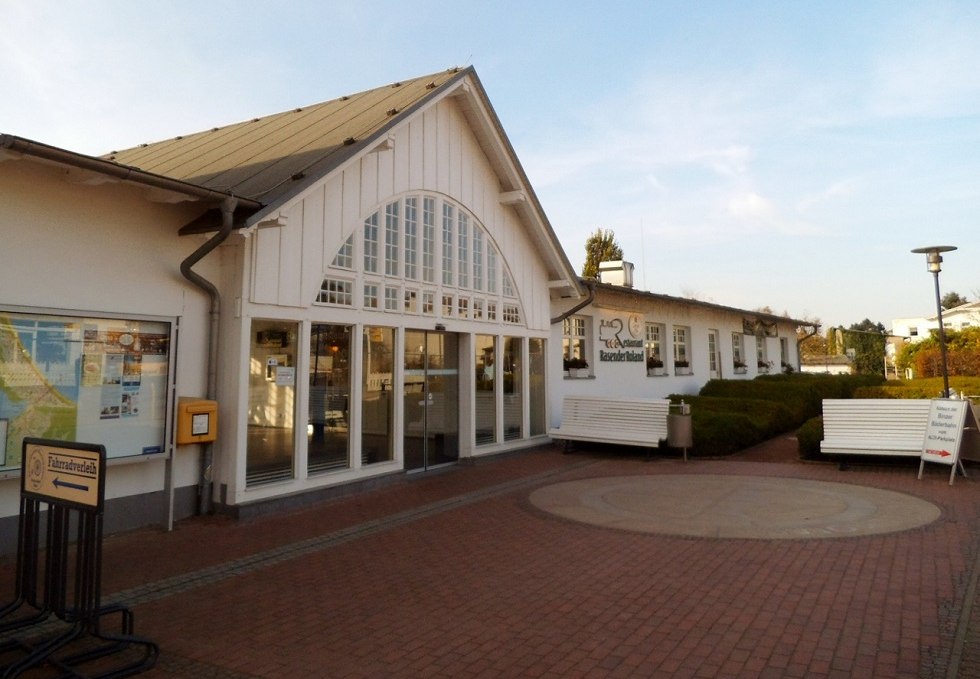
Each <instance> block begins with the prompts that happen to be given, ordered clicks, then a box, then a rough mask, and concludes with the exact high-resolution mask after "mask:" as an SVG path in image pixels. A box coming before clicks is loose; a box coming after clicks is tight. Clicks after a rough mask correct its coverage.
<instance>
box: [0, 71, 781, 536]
mask: <svg viewBox="0 0 980 679" xmlns="http://www.w3.org/2000/svg"><path fill="white" fill-rule="evenodd" d="M0 196H2V201H0V231H2V232H3V233H4V247H3V248H2V249H0V445H2V451H3V453H4V458H3V460H2V464H0V536H2V539H0V551H6V552H9V551H11V550H12V549H13V548H14V546H15V540H16V526H17V514H18V511H19V491H20V468H21V452H22V441H23V438H24V437H25V436H34V437H42V438H49V439H55V440H72V441H80V442H86V443H100V444H103V445H105V446H106V450H107V457H108V461H109V463H108V469H107V477H106V489H107V490H106V498H107V503H106V530H107V531H113V530H120V529H126V528H132V527H136V526H141V525H147V524H166V525H168V526H169V525H170V524H171V523H172V522H173V521H174V520H175V519H180V518H183V517H186V516H190V515H192V514H195V513H200V512H207V511H212V510H214V509H217V510H218V511H224V512H228V513H231V514H234V515H239V516H241V515H248V514H250V513H254V512H259V511H265V510H267V509H268V508H269V507H280V506H289V505H292V504H298V503H306V502H310V501H313V500H315V499H317V498H319V497H321V496H323V495H327V494H329V493H331V492H333V491H335V489H336V488H338V487H341V486H346V485H348V484H351V483H356V482H361V481H365V482H368V481H373V480H375V479H378V478H381V477H384V476H387V475H393V474H403V473H406V472H421V471H425V470H428V469H433V468H437V467H440V466H443V465H448V464H453V463H456V462H458V461H459V460H461V459H467V458H476V457H479V456H485V455H493V454H497V453H501V452H505V451H510V450H515V449H521V448H529V447H533V446H536V445H540V444H543V443H546V442H548V440H549V439H548V436H547V431H548V429H549V427H551V426H556V425H557V424H559V423H558V422H557V421H556V418H557V417H559V416H560V412H561V405H560V404H561V397H562V396H563V395H564V394H576V393H590V394H598V395H603V394H607V395H622V394H624V393H628V394H635V395H637V396H644V397H663V396H666V395H667V394H670V393H695V392H696V391H697V390H698V389H699V388H700V386H701V385H703V384H704V382H706V381H707V380H708V379H711V378H736V379H751V378H752V377H754V376H756V375H758V374H759V373H760V372H776V371H778V370H780V369H781V368H782V367H783V366H784V365H788V366H791V367H793V368H795V369H798V368H799V362H798V354H797V351H796V345H795V341H794V337H795V335H794V332H795V326H796V323H797V322H796V321H793V320H792V319H786V318H782V317H776V316H771V315H769V314H759V313H755V312H746V311H742V310H738V309H733V308H728V307H722V306H719V305H713V304H709V303H702V302H697V301H693V300H684V299H680V298H673V297H669V296H666V295H657V294H653V293H646V292H640V291H636V290H633V289H631V288H629V287H627V286H626V285H624V284H619V285H613V284H607V283H600V284H596V285H592V284H586V283H585V282H584V281H582V280H580V279H579V278H578V276H577V275H576V274H575V272H574V270H573V269H572V267H571V265H570V263H569V261H568V259H567V257H566V255H565V253H564V252H563V251H562V249H561V247H560V245H559V243H558V240H557V237H556V236H555V233H554V230H553V229H552V227H551V225H550V224H549V222H548V220H547V217H546V216H545V214H544V212H543V210H542V209H541V206H540V204H539V203H538V200H537V198H536V197H535V194H534V191H533V189H532V187H531V186H530V184H529V182H528V180H527V177H526V176H525V174H524V171H523V169H522V168H521V166H520V163H519V161H518V159H517V157H516V155H515V154H514V151H513V149H512V147H511V145H510V143H509V141H508V140H507V138H506V136H505V134H504V132H503V130H502V128H501V126H500V123H499V120H498V119H497V117H496V115H495V113H494V111H493V109H492V107H491V105H490V102H489V100H488V98H487V96H486V93H485V91H484V90H483V87H482V85H481V83H480V81H479V79H478V77H477V76H476V73H475V71H474V70H473V69H471V68H468V69H462V70H460V69H452V70H450V71H446V72H443V73H437V74H433V75H430V76H424V77H421V78H416V79H413V80H408V81H403V82H399V83H393V84H391V85H388V86H385V87H381V88H377V89H374V90H369V91H366V92H362V93H359V94H354V95H350V96H346V97H340V98H338V99H335V100H331V101H328V102H323V103H321V104H316V105H313V106H308V107H301V108H297V109H294V110H292V111H287V112H284V113H280V114H276V115H272V116H267V117H264V118H256V119H253V120H249V121H243V122H241V123H237V124H234V125H228V126H225V127H220V128H214V129H212V130H208V131H205V132H201V133H197V134H191V135H186V136H181V137H176V138H174V139H170V140H165V141H161V142H157V143H152V144H144V145H141V146H139V147H137V148H133V149H128V150H123V151H119V152H113V153H111V154H108V155H107V156H104V157H100V158H96V157H91V156H85V155H82V154H76V153H73V152H70V151H66V150H63V149H58V148H55V147H51V146H47V145H45V144H42V143H39V142H35V141H32V140H27V139H23V138H20V137H15V136H12V135H0ZM620 283H623V281H620ZM572 364H576V365H578V364H585V365H586V367H585V368H583V370H584V375H585V378H584V379H581V378H579V377H578V375H579V368H573V367H572ZM185 399H192V400H195V403H199V404H202V405H204V406H206V407H208V408H210V407H212V406H213V407H214V412H213V418H211V419H207V418H206V419H205V420H203V422H204V423H205V424H204V426H203V427H202V428H198V424H197V422H196V421H195V424H194V425H193V427H192V429H193V433H194V434H195V435H197V434H203V435H204V436H203V437H199V438H196V437H195V436H191V437H190V439H188V442H186V443H185V442H183V440H184V439H182V438H180V437H179V436H178V435H177V432H179V431H181V424H182V422H183V420H182V419H181V418H182V415H181V414H180V413H181V412H182V404H183V403H185ZM212 438H213V439H214V440H213V441H212V440H211V439H212Z"/></svg>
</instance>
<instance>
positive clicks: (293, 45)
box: [0, 0, 980, 328]
mask: <svg viewBox="0 0 980 679" xmlns="http://www.w3.org/2000/svg"><path fill="white" fill-rule="evenodd" d="M0 17H2V25H3V40H2V41H0V133H8V134H14V135H17V136H20V137H26V138H29V139H34V140H36V141H40V142H43V143H46V144H51V145H53V146H58V147H61V148H65V149H69V150H72V151H77V152H80V153H87V154H92V155H100V154H103V153H106V152H108V151H111V150H115V149H122V148H129V147H132V146H136V145H137V144H140V143H144V142H153V141H159V140H161V139H166V138H169V137H173V136H177V135H180V134H188V133H191V132H196V131H200V130H205V129H210V128H212V127H216V126H221V125H226V124H230V123H234V122H238V121H241V120H246V119H250V118H253V117H256V116H262V115H268V114H272V113H278V112H280V111H284V110H288V109H291V108H295V107H297V106H303V105H307V104H313V103H316V102H320V101H326V100H329V99H333V98H336V97H339V96H341V95H344V94H353V93H355V92H359V91H362V90H366V89H371V88H374V87H379V86H382V85H386V84H388V83H391V82H395V81H398V80H404V79H408V78H412V77H415V76H421V75H425V74H428V73H434V72H437V71H441V70H444V69H447V68H451V67H454V66H473V67H474V68H475V69H476V72H477V75H478V76H479V78H480V80H481V82H482V83H483V86H484V88H485V89H486V91H487V94H488V95H489V98H490V101H491V103H492V105H493V107H494V110H495V112H496V113H497V116H498V117H499V118H500V121H501V123H502V125H503V128H504V130H505V132H506V134H507V137H508V139H509V140H510V143H511V144H512V146H513V147H514V149H515V151H516V153H517V156H518V158H519V160H520V162H521V164H522V166H523V167H524V169H525V172H526V173H527V176H528V178H529V180H530V182H531V186H532V188H533V190H534V192H535V193H536V194H537V196H538V199H539V200H540V202H541V204H542V206H543V207H544V210H545V213H546V215H547V217H548V219H549V221H550V222H551V224H552V227H553V228H554V230H555V232H556V234H557V235H558V238H559V240H560V241H561V243H562V246H563V247H564V249H565V252H566V254H567V256H568V258H569V260H570V261H571V263H572V265H573V266H574V267H575V269H576V270H578V271H581V268H582V264H583V262H584V259H585V249H584V245H585V241H586V240H587V239H588V237H589V235H591V234H592V233H594V232H595V231H596V229H599V228H602V229H610V230H612V231H613V233H614V234H615V237H616V240H617V242H618V243H619V244H620V246H621V247H622V249H623V254H624V258H625V259H626V260H628V261H631V262H633V263H634V265H635V267H636V268H635V273H634V283H635V286H636V287H638V288H641V289H644V290H650V291H653V292H657V293H664V294H668V295H678V296H685V297H693V298H696V299H699V300H703V301H708V302H714V303H717V304H723V305H727V306H734V307H738V308H742V309H760V308H763V307H768V308H770V309H771V310H773V311H774V312H776V313H784V312H785V313H786V314H788V315H789V316H791V317H793V318H798V319H808V320H814V319H819V320H820V322H821V323H822V324H823V325H824V327H825V328H827V327H830V326H836V325H844V326H845V327H846V326H848V325H851V324H853V323H858V322H860V321H862V320H864V319H866V318H867V319H870V320H872V321H874V322H881V323H883V325H884V326H885V327H886V328H890V327H891V321H892V319H894V318H904V317H918V316H929V315H934V314H935V312H936V298H935V288H934V279H933V276H932V275H931V274H930V273H929V272H928V271H927V270H926V263H925V256H924V255H921V254H912V253H911V252H910V250H911V249H913V248H917V247H922V246H929V245H954V246H957V247H958V250H956V251H954V252H950V253H947V254H946V255H945V256H944V263H943V271H942V273H941V274H940V286H941V292H942V294H945V293H947V292H950V291H955V292H958V293H959V294H961V295H962V296H964V297H966V298H968V299H970V300H976V299H977V298H978V297H980V267H978V266H977V264H978V263H980V260H978V246H980V235H978V224H980V40H978V39H977V36H978V35H980V3H978V2H975V1H965V2H942V1H936V2H904V1H901V0H889V1H887V2H873V1H872V2H863V1H860V0H849V1H846V2H838V1H834V0H828V1H824V2H802V1H799V2H798V1H796V0H782V1H777V2H753V1H751V0H740V1H735V0H731V1H728V2H715V1H697V2H691V1H690V0H684V1H678V2H664V1H661V0H645V1H643V0H636V1H631V2H617V1H616V0H605V1H604V2H602V3H599V2H584V1H576V0H561V1H552V0H536V1H530V0H521V1H517V2H512V1H511V0H494V1H493V2H485V1H481V2H471V1H470V0H461V1H457V2H452V3H448V2H435V1H413V0H391V1H389V0H350V1H348V2H334V1H330V0H320V1H310V2H302V1H298V0H297V1H296V2H289V3H286V2H276V1H274V0H266V1H265V2H255V1H253V0H234V1H232V0H220V1H219V0H213V1H209V0H168V1H167V2H151V1H150V0H118V1H116V0H88V1H86V2H79V1H77V0H32V1H31V2H24V1H23V0H0ZM0 168H2V164H0Z"/></svg>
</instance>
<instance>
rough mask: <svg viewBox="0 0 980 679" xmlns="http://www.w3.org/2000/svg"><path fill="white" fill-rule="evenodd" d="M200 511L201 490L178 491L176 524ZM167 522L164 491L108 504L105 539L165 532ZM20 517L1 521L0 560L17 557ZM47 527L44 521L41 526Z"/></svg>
mask: <svg viewBox="0 0 980 679" xmlns="http://www.w3.org/2000/svg"><path fill="white" fill-rule="evenodd" d="M196 510H197V486H187V487H185V488H178V489H176V490H175V491H174V520H175V521H177V520H179V519H186V518H188V517H190V516H193V515H194V514H195V512H196ZM166 522H167V503H166V495H165V494H164V492H163V491H159V492H156V493H147V494H146V495H133V496H131V497H121V498H116V499H114V500H106V503H105V511H104V514H103V519H102V526H103V535H112V534H113V533H125V532H127V531H131V530H136V529H137V528H149V527H157V528H158V529H159V530H161V531H162V530H163V529H164V527H165V526H166ZM19 525H20V517H18V516H10V517H6V518H4V519H0V556H11V555H15V554H16V553H17V534H18V531H19ZM44 525H45V520H44V518H43V517H42V519H41V526H42V527H43V526H44Z"/></svg>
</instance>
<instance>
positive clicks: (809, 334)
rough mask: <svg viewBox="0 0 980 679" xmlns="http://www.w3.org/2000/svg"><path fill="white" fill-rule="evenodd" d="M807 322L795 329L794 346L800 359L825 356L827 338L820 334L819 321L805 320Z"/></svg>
mask: <svg viewBox="0 0 980 679" xmlns="http://www.w3.org/2000/svg"><path fill="white" fill-rule="evenodd" d="M804 320H805V321H807V322H806V323H804V324H803V325H800V326H799V327H798V328H797V329H796V345H797V346H798V347H799V351H800V358H817V357H821V358H822V357H824V356H827V355H828V354H829V353H830V352H829V351H828V343H827V338H826V337H824V336H822V335H821V334H820V319H819V318H806V319H804Z"/></svg>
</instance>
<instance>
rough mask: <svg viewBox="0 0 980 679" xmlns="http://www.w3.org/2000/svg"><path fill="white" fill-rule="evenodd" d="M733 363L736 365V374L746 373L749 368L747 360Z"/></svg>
mask: <svg viewBox="0 0 980 679" xmlns="http://www.w3.org/2000/svg"><path fill="white" fill-rule="evenodd" d="M733 365H734V367H735V374H736V375H744V374H745V373H746V371H747V370H748V369H749V366H747V365H745V361H738V360H736V361H735V362H734V363H733Z"/></svg>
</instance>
